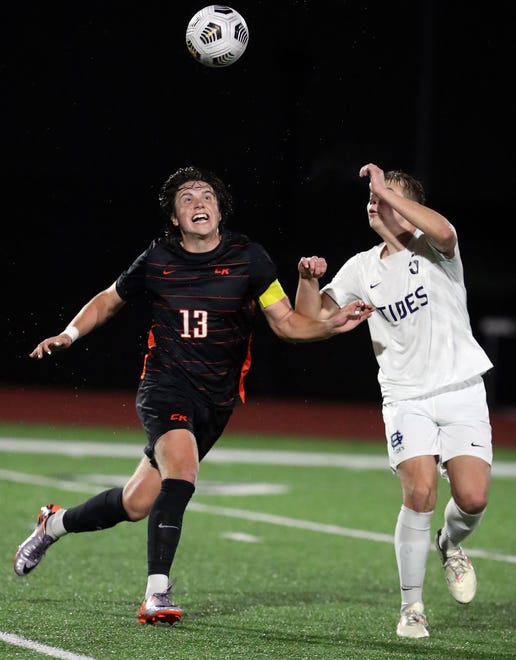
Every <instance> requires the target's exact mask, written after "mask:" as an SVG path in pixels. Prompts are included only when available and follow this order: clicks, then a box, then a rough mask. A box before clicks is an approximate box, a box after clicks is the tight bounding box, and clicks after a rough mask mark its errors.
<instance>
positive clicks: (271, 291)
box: [258, 280, 287, 309]
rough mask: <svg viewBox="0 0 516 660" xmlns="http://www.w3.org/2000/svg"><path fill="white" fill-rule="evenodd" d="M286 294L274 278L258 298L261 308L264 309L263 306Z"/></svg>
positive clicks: (276, 300)
mask: <svg viewBox="0 0 516 660" xmlns="http://www.w3.org/2000/svg"><path fill="white" fill-rule="evenodd" d="M286 295H287V294H286V293H285V292H284V291H283V287H282V286H281V284H280V283H279V282H278V280H274V282H273V283H272V284H271V285H270V286H269V288H268V289H267V291H264V292H263V293H262V295H261V296H260V297H259V298H258V300H259V301H260V306H261V307H262V309H265V307H269V305H273V304H274V303H275V302H278V300H281V299H282V298H285V296H286Z"/></svg>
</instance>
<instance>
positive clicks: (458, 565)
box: [435, 530, 477, 604]
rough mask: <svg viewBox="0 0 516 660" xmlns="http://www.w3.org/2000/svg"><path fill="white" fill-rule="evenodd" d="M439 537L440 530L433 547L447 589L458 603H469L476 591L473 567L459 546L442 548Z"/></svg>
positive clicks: (475, 577)
mask: <svg viewBox="0 0 516 660" xmlns="http://www.w3.org/2000/svg"><path fill="white" fill-rule="evenodd" d="M440 537H441V530H439V531H438V532H437V535H436V537H435V547H436V548H437V552H438V553H439V557H440V558H441V563H442V565H443V568H444V575H445V578H446V584H447V585H448V591H449V592H450V594H451V595H452V596H453V598H455V600H456V601H457V602H458V603H462V604H465V603H471V601H472V600H473V598H475V594H476V592H477V576H476V575H475V569H474V568H473V565H472V564H471V562H470V561H469V559H468V558H467V557H466V555H465V553H464V550H463V549H462V548H461V547H460V546H459V547H458V548H456V549H455V550H443V549H442V548H441V545H440V543H439V540H440Z"/></svg>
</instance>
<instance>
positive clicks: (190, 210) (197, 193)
mask: <svg viewBox="0 0 516 660" xmlns="http://www.w3.org/2000/svg"><path fill="white" fill-rule="evenodd" d="M220 219H221V218H220V211H219V204H218V202H217V197H216V195H215V192H214V191H213V188H212V187H211V186H210V185H209V184H208V183H206V182H205V181H187V182H186V183H184V184H183V185H182V186H181V187H180V188H179V189H178V191H177V192H176V196H175V200H174V215H173V216H172V223H173V224H174V225H175V226H176V227H179V229H180V230H181V233H182V234H195V235H197V236H207V235H209V234H211V233H217V231H218V226H219V223H220Z"/></svg>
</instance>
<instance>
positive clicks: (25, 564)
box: [13, 504, 61, 576]
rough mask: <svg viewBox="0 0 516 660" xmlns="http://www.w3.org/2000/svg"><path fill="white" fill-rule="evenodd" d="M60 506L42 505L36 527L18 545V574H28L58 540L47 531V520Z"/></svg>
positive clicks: (16, 569) (16, 562)
mask: <svg viewBox="0 0 516 660" xmlns="http://www.w3.org/2000/svg"><path fill="white" fill-rule="evenodd" d="M60 508H61V507H60V506H59V505H57V504H46V505H45V506H42V507H41V509H40V512H39V514H38V522H37V526H36V529H35V530H34V531H33V532H32V534H31V535H30V536H29V537H28V538H26V539H25V541H24V542H23V543H22V544H21V545H19V546H18V550H17V551H16V554H15V555H14V560H13V565H14V572H15V573H16V575H21V576H23V575H27V574H28V573H30V572H31V571H32V570H33V569H34V568H36V566H37V565H38V564H39V562H40V561H41V560H42V559H43V557H44V556H45V552H46V551H47V549H48V547H49V546H50V545H52V543H54V542H55V541H56V540H57V539H53V538H52V537H51V536H49V535H48V534H46V533H45V532H46V528H47V520H48V519H49V518H50V516H52V515H53V514H54V513H55V512H56V511H59V509H60Z"/></svg>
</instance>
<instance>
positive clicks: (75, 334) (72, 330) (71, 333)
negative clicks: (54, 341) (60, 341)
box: [61, 325, 79, 344]
mask: <svg viewBox="0 0 516 660" xmlns="http://www.w3.org/2000/svg"><path fill="white" fill-rule="evenodd" d="M61 334H62V335H68V337H70V339H71V340H72V344H73V343H74V341H75V340H76V339H79V330H78V329H77V328H76V327H75V326H74V325H69V326H67V327H66V328H65V329H64V330H63V332H62V333H61Z"/></svg>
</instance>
